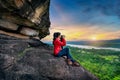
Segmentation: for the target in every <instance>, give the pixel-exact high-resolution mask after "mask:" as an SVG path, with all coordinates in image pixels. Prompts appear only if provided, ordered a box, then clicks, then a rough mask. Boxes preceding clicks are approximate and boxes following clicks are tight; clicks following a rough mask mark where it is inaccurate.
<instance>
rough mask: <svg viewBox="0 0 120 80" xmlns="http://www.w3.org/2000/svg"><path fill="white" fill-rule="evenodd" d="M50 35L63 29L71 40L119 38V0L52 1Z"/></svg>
mask: <svg viewBox="0 0 120 80" xmlns="http://www.w3.org/2000/svg"><path fill="white" fill-rule="evenodd" d="M50 21H51V27H50V33H51V34H50V35H49V36H47V37H46V38H45V39H44V40H52V35H53V33H54V32H61V33H62V34H64V35H65V36H66V39H67V40H68V41H72V40H74V41H75V40H76V41H79V40H111V39H119V38H120V26H119V25H120V0H51V3H50Z"/></svg>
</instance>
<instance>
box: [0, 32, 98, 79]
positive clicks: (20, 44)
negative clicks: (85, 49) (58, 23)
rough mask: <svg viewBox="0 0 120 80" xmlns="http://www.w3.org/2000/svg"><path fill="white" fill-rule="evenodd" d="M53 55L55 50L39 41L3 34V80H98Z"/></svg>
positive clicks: (0, 47)
mask: <svg viewBox="0 0 120 80" xmlns="http://www.w3.org/2000/svg"><path fill="white" fill-rule="evenodd" d="M35 44H37V45H35ZM52 54H53V47H51V46H49V45H47V44H44V43H42V42H41V41H39V40H36V39H27V40H24V39H18V38H15V37H10V36H7V35H3V34H0V80H98V79H97V78H96V77H95V76H94V75H92V74H91V73H90V72H88V71H87V70H85V69H84V68H83V67H82V66H80V67H73V66H68V65H67V64H66V62H65V59H64V58H62V57H61V58H58V57H54V56H53V55H52Z"/></svg>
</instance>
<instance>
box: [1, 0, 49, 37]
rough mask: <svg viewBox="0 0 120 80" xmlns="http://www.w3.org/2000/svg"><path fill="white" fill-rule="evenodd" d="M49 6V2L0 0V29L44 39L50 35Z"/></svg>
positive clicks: (43, 0) (40, 0) (44, 0)
mask: <svg viewBox="0 0 120 80" xmlns="http://www.w3.org/2000/svg"><path fill="white" fill-rule="evenodd" d="M49 4H50V0H0V29H2V30H5V31H9V32H13V33H19V34H23V35H26V36H38V37H39V38H40V39H41V38H44V37H45V36H47V35H49V34H50V32H49V27H50V20H49ZM30 32H31V33H30Z"/></svg>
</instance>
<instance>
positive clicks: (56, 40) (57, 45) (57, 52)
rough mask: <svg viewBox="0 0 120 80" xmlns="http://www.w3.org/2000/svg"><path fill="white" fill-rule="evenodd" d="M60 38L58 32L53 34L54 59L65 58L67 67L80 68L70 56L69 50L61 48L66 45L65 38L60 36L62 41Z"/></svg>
mask: <svg viewBox="0 0 120 80" xmlns="http://www.w3.org/2000/svg"><path fill="white" fill-rule="evenodd" d="M60 38H61V33H60V32H55V33H54V34H53V45H54V56H56V57H62V56H66V57H67V59H66V61H67V64H68V65H73V66H80V65H79V63H78V62H76V61H75V60H74V59H73V58H72V56H71V55H70V51H69V48H67V47H66V48H63V49H62V48H61V46H65V45H66V40H65V36H62V40H61V39H60Z"/></svg>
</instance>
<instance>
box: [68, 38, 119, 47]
mask: <svg viewBox="0 0 120 80" xmlns="http://www.w3.org/2000/svg"><path fill="white" fill-rule="evenodd" d="M67 44H74V45H88V46H95V47H112V48H120V39H113V40H96V41H67Z"/></svg>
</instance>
